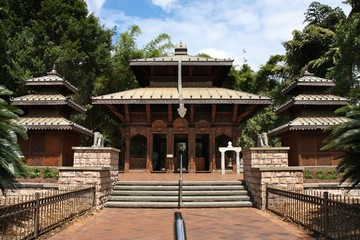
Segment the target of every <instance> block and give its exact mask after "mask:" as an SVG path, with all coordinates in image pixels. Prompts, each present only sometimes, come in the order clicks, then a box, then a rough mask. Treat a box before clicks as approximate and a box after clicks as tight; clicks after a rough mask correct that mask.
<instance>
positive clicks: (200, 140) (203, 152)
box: [195, 134, 210, 172]
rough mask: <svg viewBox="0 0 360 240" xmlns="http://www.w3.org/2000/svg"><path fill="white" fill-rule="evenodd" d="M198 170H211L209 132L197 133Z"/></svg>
mask: <svg viewBox="0 0 360 240" xmlns="http://www.w3.org/2000/svg"><path fill="white" fill-rule="evenodd" d="M195 165H196V171H197V172H201V171H209V166H210V161H209V134H196V145H195Z"/></svg>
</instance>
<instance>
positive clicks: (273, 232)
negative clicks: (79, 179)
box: [48, 173, 313, 240]
mask: <svg viewBox="0 0 360 240" xmlns="http://www.w3.org/2000/svg"><path fill="white" fill-rule="evenodd" d="M178 179H179V174H165V173H156V174H154V173H152V174H149V173H120V174H119V180H120V181H121V180H122V181H124V180H137V181H140V180H141V181H175V180H178ZM183 179H184V181H206V180H212V181H216V180H217V181H228V180H242V179H243V176H242V174H231V173H230V174H225V175H221V174H218V173H210V174H205V173H199V174H188V173H185V174H184V177H183ZM176 211H180V212H181V213H182V216H183V218H184V221H185V226H186V232H187V239H189V240H198V239H199V240H203V239H206V240H211V239H229V240H230V239H242V240H246V239H247V240H256V239H276V240H292V239H294V240H295V239H306V240H308V239H313V238H311V237H310V236H308V235H307V234H306V233H304V232H302V231H300V230H298V229H296V228H295V227H294V226H293V225H290V224H288V223H284V222H282V221H280V220H279V219H278V218H276V217H274V216H273V215H271V214H268V213H266V212H263V211H260V210H258V209H255V208H226V209H218V208H216V209H180V210H178V209H119V208H105V209H103V210H101V211H100V212H99V213H98V214H96V215H95V216H91V217H87V218H85V219H83V220H80V221H77V222H75V223H74V224H73V225H70V226H69V227H67V228H66V229H64V230H63V231H61V232H59V233H57V234H55V235H54V236H52V237H50V238H48V239H52V240H62V239H67V240H71V239H74V240H75V239H76V240H79V239H86V240H91V239H94V240H95V239H96V240H98V239H103V240H107V239H109V240H110V239H120V240H127V239H131V240H134V239H151V240H168V239H169V240H170V239H173V229H174V225H173V224H174V213H175V212H176Z"/></svg>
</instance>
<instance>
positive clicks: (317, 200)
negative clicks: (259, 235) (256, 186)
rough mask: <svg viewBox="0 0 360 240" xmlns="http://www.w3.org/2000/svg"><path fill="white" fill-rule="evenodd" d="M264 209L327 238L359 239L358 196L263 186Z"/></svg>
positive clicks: (359, 211) (359, 216)
mask: <svg viewBox="0 0 360 240" xmlns="http://www.w3.org/2000/svg"><path fill="white" fill-rule="evenodd" d="M266 209H268V210H270V211H272V212H274V213H276V214H278V215H280V216H282V217H284V218H288V219H289V220H291V221H293V222H295V223H297V224H300V225H302V226H303V227H305V228H308V229H310V230H312V231H315V232H318V233H320V234H322V235H324V236H325V237H327V238H330V239H344V240H345V239H346V240H350V239H354V240H355V239H360V201H359V199H355V198H349V197H344V196H339V195H332V194H329V193H328V192H323V193H321V192H315V191H309V190H306V191H304V190H291V191H288V190H281V189H276V188H267V189H266Z"/></svg>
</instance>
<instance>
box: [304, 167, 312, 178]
mask: <svg viewBox="0 0 360 240" xmlns="http://www.w3.org/2000/svg"><path fill="white" fill-rule="evenodd" d="M304 178H306V179H313V176H312V175H311V173H310V170H307V169H305V170H304Z"/></svg>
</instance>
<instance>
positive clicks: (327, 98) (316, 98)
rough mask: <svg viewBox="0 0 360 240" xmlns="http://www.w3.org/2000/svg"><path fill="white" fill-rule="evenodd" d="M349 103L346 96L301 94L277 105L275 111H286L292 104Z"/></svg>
mask: <svg viewBox="0 0 360 240" xmlns="http://www.w3.org/2000/svg"><path fill="white" fill-rule="evenodd" d="M348 103H349V99H348V98H344V97H339V96H334V95H310V94H309V95H307V94H301V95H298V96H296V97H293V98H292V99H290V100H289V101H287V102H286V103H284V104H283V105H281V106H279V107H277V108H276V109H275V112H276V113H277V114H278V113H281V112H284V111H286V110H287V109H289V108H291V107H293V106H294V105H319V106H322V105H336V106H344V105H347V104H348Z"/></svg>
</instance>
